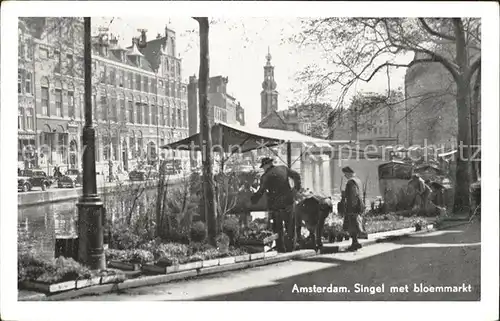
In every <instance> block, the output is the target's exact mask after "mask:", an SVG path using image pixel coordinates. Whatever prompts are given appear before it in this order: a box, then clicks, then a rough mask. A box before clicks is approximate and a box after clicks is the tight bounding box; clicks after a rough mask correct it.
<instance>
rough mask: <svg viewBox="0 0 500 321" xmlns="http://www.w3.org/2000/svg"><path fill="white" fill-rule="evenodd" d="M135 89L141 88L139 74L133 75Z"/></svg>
mask: <svg viewBox="0 0 500 321" xmlns="http://www.w3.org/2000/svg"><path fill="white" fill-rule="evenodd" d="M135 90H139V91H140V90H141V75H139V74H136V75H135Z"/></svg>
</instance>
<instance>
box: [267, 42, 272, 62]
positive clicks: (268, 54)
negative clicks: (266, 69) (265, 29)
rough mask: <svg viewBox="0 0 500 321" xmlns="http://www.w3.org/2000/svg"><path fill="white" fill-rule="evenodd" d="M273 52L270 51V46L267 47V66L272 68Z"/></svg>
mask: <svg viewBox="0 0 500 321" xmlns="http://www.w3.org/2000/svg"><path fill="white" fill-rule="evenodd" d="M271 58H272V56H271V51H270V49H269V46H267V56H266V59H267V63H266V66H271Z"/></svg>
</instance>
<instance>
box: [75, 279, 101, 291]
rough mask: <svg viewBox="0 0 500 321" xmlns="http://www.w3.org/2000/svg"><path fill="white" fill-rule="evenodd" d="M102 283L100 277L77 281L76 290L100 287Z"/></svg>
mask: <svg viewBox="0 0 500 321" xmlns="http://www.w3.org/2000/svg"><path fill="white" fill-rule="evenodd" d="M100 283H101V277H100V276H96V277H93V278H90V279H82V280H76V288H77V289H81V288H86V287H89V286H93V285H99V284H100Z"/></svg>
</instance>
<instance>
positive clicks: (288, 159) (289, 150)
mask: <svg viewBox="0 0 500 321" xmlns="http://www.w3.org/2000/svg"><path fill="white" fill-rule="evenodd" d="M286 164H287V165H288V168H292V143H291V142H287V143H286Z"/></svg>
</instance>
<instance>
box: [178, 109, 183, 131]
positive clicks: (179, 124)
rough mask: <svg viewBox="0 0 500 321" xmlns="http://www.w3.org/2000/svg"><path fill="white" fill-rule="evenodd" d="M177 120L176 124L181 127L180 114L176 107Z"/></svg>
mask: <svg viewBox="0 0 500 321" xmlns="http://www.w3.org/2000/svg"><path fill="white" fill-rule="evenodd" d="M177 122H178V126H179V127H181V128H182V114H181V110H180V109H177Z"/></svg>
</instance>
